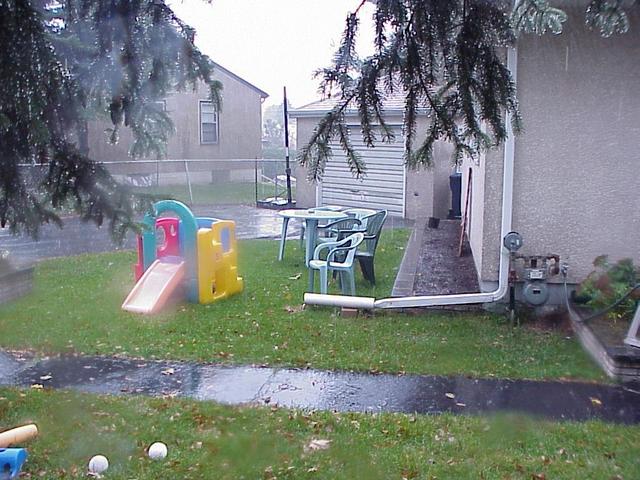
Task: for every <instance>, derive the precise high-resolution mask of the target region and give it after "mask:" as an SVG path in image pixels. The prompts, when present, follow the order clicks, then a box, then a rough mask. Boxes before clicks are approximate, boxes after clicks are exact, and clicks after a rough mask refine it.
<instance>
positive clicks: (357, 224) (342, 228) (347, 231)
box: [316, 217, 364, 243]
mask: <svg viewBox="0 0 640 480" xmlns="http://www.w3.org/2000/svg"><path fill="white" fill-rule="evenodd" d="M316 230H317V231H318V243H325V242H335V241H339V240H342V239H343V238H346V237H348V236H349V235H351V234H352V233H354V232H358V231H362V232H364V228H363V227H362V221H361V220H360V219H358V218H355V217H347V218H341V219H340V220H335V221H333V222H330V223H327V224H326V225H318V228H317V229H316Z"/></svg>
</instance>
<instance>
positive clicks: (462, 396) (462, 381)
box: [0, 354, 640, 424]
mask: <svg viewBox="0 0 640 480" xmlns="http://www.w3.org/2000/svg"><path fill="white" fill-rule="evenodd" d="M0 384H4V385H15V386H22V387H29V386H31V385H34V384H38V385H42V386H43V387H44V388H64V389H73V390H78V391H81V392H88V393H94V394H114V395H124V394H141V395H150V396H167V395H168V396H177V397H185V398H191V399H195V400H212V401H216V402H219V403H225V404H230V405H240V404H253V405H271V406H274V405H275V406H280V407H293V408H302V409H309V410H332V411H339V412H369V413H374V412H403V413H420V414H435V413H442V412H453V413H465V414H486V413H495V412H519V413H525V414H529V415H534V416H541V417H545V418H549V419H554V420H588V419H601V420H604V421H608V422H615V423H625V424H635V423H640V393H639V392H638V391H637V390H636V389H633V388H629V387H626V388H625V387H620V386H608V385H596V384H587V383H571V382H541V381H517V380H494V379H470V378H465V377H436V376H423V375H404V376H397V375H370V374H361V373H348V372H326V371H317V370H297V369H274V368H262V367H251V366H246V367H244V366H237V367H235V366H220V365H200V364H191V363H181V362H148V361H144V360H140V361H138V360H128V359H116V358H104V357H76V356H69V357H56V358H51V359H44V360H41V361H35V360H19V359H15V358H14V357H13V356H11V355H8V354H1V355H0Z"/></svg>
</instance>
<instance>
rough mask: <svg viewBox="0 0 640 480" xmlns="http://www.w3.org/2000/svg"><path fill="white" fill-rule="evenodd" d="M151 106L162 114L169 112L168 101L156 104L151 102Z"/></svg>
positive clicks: (157, 101)
mask: <svg viewBox="0 0 640 480" xmlns="http://www.w3.org/2000/svg"><path fill="white" fill-rule="evenodd" d="M151 104H152V105H153V106H154V107H155V108H156V110H159V111H161V112H166V111H167V101H166V100H156V101H155V102H151Z"/></svg>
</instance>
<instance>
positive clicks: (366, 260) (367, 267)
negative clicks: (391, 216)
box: [356, 210, 387, 285]
mask: <svg viewBox="0 0 640 480" xmlns="http://www.w3.org/2000/svg"><path fill="white" fill-rule="evenodd" d="M386 219H387V211H386V210H380V211H379V212H376V213H374V214H373V215H368V216H366V217H364V218H362V223H363V224H366V226H367V229H366V231H365V234H364V241H363V243H362V245H360V247H358V251H357V252H356V258H357V259H358V263H359V264H360V269H361V270H362V275H363V276H364V278H365V279H366V280H368V281H369V282H370V283H371V284H372V285H375V284H376V274H375V270H374V268H373V266H374V258H375V255H376V248H377V247H378V241H379V240H380V234H381V233H382V226H383V225H384V222H385V220H386Z"/></svg>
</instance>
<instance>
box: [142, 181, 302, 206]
mask: <svg viewBox="0 0 640 480" xmlns="http://www.w3.org/2000/svg"><path fill="white" fill-rule="evenodd" d="M139 190H140V192H143V193H147V194H153V195H156V196H158V197H161V198H171V199H174V200H180V201H181V202H184V203H186V204H187V205H191V204H195V205H255V202H256V185H255V183H253V182H250V183H238V182H234V183H215V184H211V183H208V184H196V183H194V184H192V185H191V194H192V195H193V202H191V196H190V195H189V187H188V186H187V185H163V186H159V187H156V186H153V187H144V188H142V187H141V188H139ZM278 191H279V192H280V194H281V191H282V186H280V188H279V190H278ZM292 194H293V195H294V198H295V187H294V188H293V191H292ZM274 195H275V187H274V186H273V185H271V184H266V183H260V184H258V199H259V200H262V199H264V198H266V197H270V196H274Z"/></svg>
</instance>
